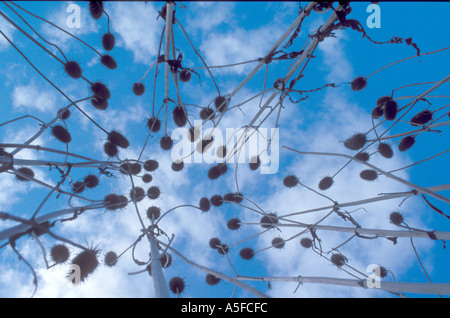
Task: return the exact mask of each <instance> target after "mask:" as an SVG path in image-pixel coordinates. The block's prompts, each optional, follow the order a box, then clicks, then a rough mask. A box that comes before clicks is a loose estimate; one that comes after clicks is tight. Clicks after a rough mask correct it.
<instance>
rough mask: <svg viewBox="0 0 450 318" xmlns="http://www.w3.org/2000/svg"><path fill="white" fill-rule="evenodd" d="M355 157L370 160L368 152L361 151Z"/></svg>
mask: <svg viewBox="0 0 450 318" xmlns="http://www.w3.org/2000/svg"><path fill="white" fill-rule="evenodd" d="M355 158H356V159H358V160H361V161H368V160H369V158H370V155H369V154H368V153H367V152H359V153H357V154H356V155H355Z"/></svg>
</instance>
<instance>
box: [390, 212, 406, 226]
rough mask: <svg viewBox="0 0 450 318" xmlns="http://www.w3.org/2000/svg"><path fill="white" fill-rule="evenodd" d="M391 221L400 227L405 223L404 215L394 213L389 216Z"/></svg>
mask: <svg viewBox="0 0 450 318" xmlns="http://www.w3.org/2000/svg"><path fill="white" fill-rule="evenodd" d="M389 220H390V221H391V222H392V224H395V225H400V224H402V222H403V215H401V214H400V213H399V212H392V213H391V214H389Z"/></svg>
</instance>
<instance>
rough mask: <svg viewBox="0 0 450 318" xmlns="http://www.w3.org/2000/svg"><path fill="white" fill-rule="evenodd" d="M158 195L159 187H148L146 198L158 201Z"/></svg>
mask: <svg viewBox="0 0 450 318" xmlns="http://www.w3.org/2000/svg"><path fill="white" fill-rule="evenodd" d="M160 194H161V191H160V190H159V187H156V186H153V187H150V188H148V190H147V196H148V197H149V198H150V199H152V200H155V199H158V197H159V195H160Z"/></svg>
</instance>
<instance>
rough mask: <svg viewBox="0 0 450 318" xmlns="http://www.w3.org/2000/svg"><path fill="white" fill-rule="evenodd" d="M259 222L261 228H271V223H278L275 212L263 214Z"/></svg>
mask: <svg viewBox="0 0 450 318" xmlns="http://www.w3.org/2000/svg"><path fill="white" fill-rule="evenodd" d="M259 222H260V223H261V226H262V227H263V228H266V229H268V228H273V227H274V226H273V225H272V224H278V218H277V215H276V214H275V213H269V214H267V215H265V216H263V217H262V218H261V221H259Z"/></svg>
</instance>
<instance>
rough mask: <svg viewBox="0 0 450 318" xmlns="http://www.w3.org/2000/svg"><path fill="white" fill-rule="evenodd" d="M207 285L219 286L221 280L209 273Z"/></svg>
mask: <svg viewBox="0 0 450 318" xmlns="http://www.w3.org/2000/svg"><path fill="white" fill-rule="evenodd" d="M206 283H207V284H208V285H211V286H214V285H217V284H218V283H220V278H219V277H216V276H214V275H213V274H209V273H208V274H207V275H206Z"/></svg>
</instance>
